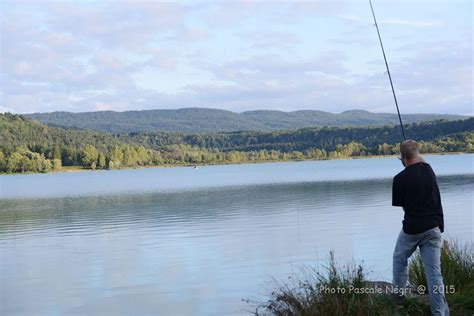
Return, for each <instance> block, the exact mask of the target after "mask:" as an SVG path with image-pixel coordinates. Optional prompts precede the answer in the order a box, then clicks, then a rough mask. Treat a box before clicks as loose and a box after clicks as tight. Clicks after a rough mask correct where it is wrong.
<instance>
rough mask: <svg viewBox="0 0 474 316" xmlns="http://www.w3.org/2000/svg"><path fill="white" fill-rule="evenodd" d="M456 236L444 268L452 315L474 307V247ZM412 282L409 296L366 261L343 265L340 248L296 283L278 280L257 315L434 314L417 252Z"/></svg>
mask: <svg viewBox="0 0 474 316" xmlns="http://www.w3.org/2000/svg"><path fill="white" fill-rule="evenodd" d="M473 246H474V245H473V244H469V245H464V246H461V245H459V244H458V243H457V242H455V241H450V242H445V243H444V245H443V248H442V254H441V260H442V267H441V268H442V273H443V278H444V282H445V286H446V287H447V289H449V290H447V291H446V298H447V300H448V303H449V305H450V311H451V315H472V314H473V313H474V261H473V259H474V248H473ZM409 271H410V284H409V286H408V287H407V292H406V293H405V294H406V296H405V298H403V297H401V296H400V293H399V292H394V291H393V289H392V288H391V285H390V284H389V283H386V282H377V281H370V280H369V279H368V275H367V273H366V272H365V269H364V267H363V266H362V265H361V264H356V263H354V262H351V263H349V264H346V265H343V266H341V265H339V264H338V262H336V260H335V258H334V253H332V252H331V253H330V254H329V258H328V261H327V264H326V265H325V266H323V267H320V268H317V269H314V270H312V271H310V273H308V274H305V278H302V279H298V280H294V279H293V280H292V281H291V283H285V284H276V285H275V288H274V289H273V291H272V292H271V293H270V294H269V298H268V299H267V300H266V301H263V302H256V303H251V304H253V305H256V306H255V311H254V314H255V315H301V316H306V315H308V316H309V315H329V316H331V315H334V316H336V315H387V316H388V315H430V307H429V302H428V296H427V294H420V293H418V287H419V286H425V287H426V279H425V278H424V270H423V266H422V264H421V257H420V255H419V254H415V256H414V257H413V258H412V260H411V262H410V265H409Z"/></svg>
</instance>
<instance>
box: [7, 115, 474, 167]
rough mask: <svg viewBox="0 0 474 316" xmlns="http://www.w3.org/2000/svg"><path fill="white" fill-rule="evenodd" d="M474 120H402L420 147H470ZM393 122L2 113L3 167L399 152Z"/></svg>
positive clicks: (257, 159)
mask: <svg viewBox="0 0 474 316" xmlns="http://www.w3.org/2000/svg"><path fill="white" fill-rule="evenodd" d="M473 125H474V119H472V118H471V119H467V120H461V121H455V122H451V121H436V122H432V123H422V124H414V125H411V126H410V125H409V126H407V133H408V135H417V136H418V137H420V138H417V140H419V142H420V145H421V149H422V151H423V152H453V151H463V152H472V151H473V150H474V145H473V143H474V132H473V130H474V128H473ZM399 132H400V131H399V129H398V128H396V127H389V126H387V127H358V128H356V127H347V128H322V129H315V128H311V129H309V128H308V129H302V130H296V131H280V132H233V133H211V134H183V133H164V132H160V133H130V134H118V135H111V134H107V133H102V132H92V131H83V130H72V129H62V128H57V127H48V126H45V125H42V124H40V123H37V122H35V121H31V120H29V119H26V118H24V117H22V116H19V115H13V114H8V113H6V114H0V172H9V173H13V172H47V171H49V170H51V169H53V170H60V169H61V167H62V166H81V167H84V168H90V169H96V168H98V169H105V168H109V169H114V168H124V167H138V166H149V165H191V164H219V163H240V162H260V161H288V160H304V159H342V158H348V157H359V156H360V157H362V156H367V155H386V154H395V153H397V152H398V141H399V139H400V134H399Z"/></svg>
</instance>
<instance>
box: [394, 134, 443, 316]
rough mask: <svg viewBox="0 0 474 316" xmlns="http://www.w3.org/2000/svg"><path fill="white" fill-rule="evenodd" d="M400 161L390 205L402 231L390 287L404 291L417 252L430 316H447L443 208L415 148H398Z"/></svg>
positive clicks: (431, 175) (412, 144) (408, 145)
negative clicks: (399, 214) (400, 214)
mask: <svg viewBox="0 0 474 316" xmlns="http://www.w3.org/2000/svg"><path fill="white" fill-rule="evenodd" d="M400 153H401V158H400V160H401V161H402V163H403V166H404V167H405V169H404V170H403V171H401V172H400V173H399V174H397V175H396V176H395V177H394V178H393V189H392V204H393V206H401V207H403V211H404V212H405V216H404V220H403V229H402V230H401V231H400V234H399V235H398V240H397V243H396V246H395V250H394V252H393V285H394V287H395V288H396V289H401V290H403V289H405V286H406V284H407V281H408V259H409V258H410V256H411V255H412V254H413V252H414V251H415V250H416V248H417V247H419V248H420V253H421V257H422V259H423V266H424V269H425V274H426V279H427V282H428V293H429V299H430V306H431V313H432V314H433V315H449V307H448V304H447V302H446V298H445V296H444V289H445V287H444V284H443V277H442V275H441V262H440V255H441V245H442V239H441V234H442V233H443V231H444V221H443V208H442V206H441V197H440V193H439V188H438V184H437V182H436V176H435V174H434V172H433V170H432V169H431V166H430V165H429V164H427V163H426V162H425V161H424V159H423V158H422V157H421V156H420V153H419V147H418V144H417V143H416V142H415V141H413V140H406V141H404V142H403V143H402V144H401V145H400Z"/></svg>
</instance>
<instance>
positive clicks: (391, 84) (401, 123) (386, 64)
mask: <svg viewBox="0 0 474 316" xmlns="http://www.w3.org/2000/svg"><path fill="white" fill-rule="evenodd" d="M369 4H370V10H371V11H372V16H373V17H374V23H375V24H374V25H375V28H376V29H377V34H378V36H379V41H380V47H381V48H382V54H383V59H384V61H385V67H387V74H388V79H389V80H390V86H391V87H392V93H393V99H394V100H395V106H396V107H397V113H398V119H399V120H400V127H401V128H402V135H403V140H407V138H406V136H405V129H404V128H403V122H402V116H401V115H400V109H399V108H398V102H397V96H396V95H395V89H394V88H393V82H392V76H391V75H390V69H389V68H388V62H387V57H386V56H385V50H384V48H383V44H382V37H381V36H380V31H379V26H378V25H377V19H375V13H374V8H373V6H372V1H371V0H369Z"/></svg>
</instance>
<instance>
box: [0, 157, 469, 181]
mask: <svg viewBox="0 0 474 316" xmlns="http://www.w3.org/2000/svg"><path fill="white" fill-rule="evenodd" d="M469 154H473V153H469V152H443V153H425V154H422V156H448V155H469ZM396 157H398V155H369V156H354V157H347V158H332V159H299V160H294V159H293V160H265V161H242V162H222V163H205V164H169V165H166V164H165V165H148V166H135V167H122V168H114V169H91V168H83V167H80V166H65V167H62V168H61V169H60V170H51V171H49V172H31V171H28V172H16V173H5V172H0V176H16V175H31V174H48V173H76V172H87V171H113V170H134V169H151V168H192V167H194V166H197V167H207V166H226V165H243V164H260V163H284V162H305V161H334V160H353V159H374V158H396Z"/></svg>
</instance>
